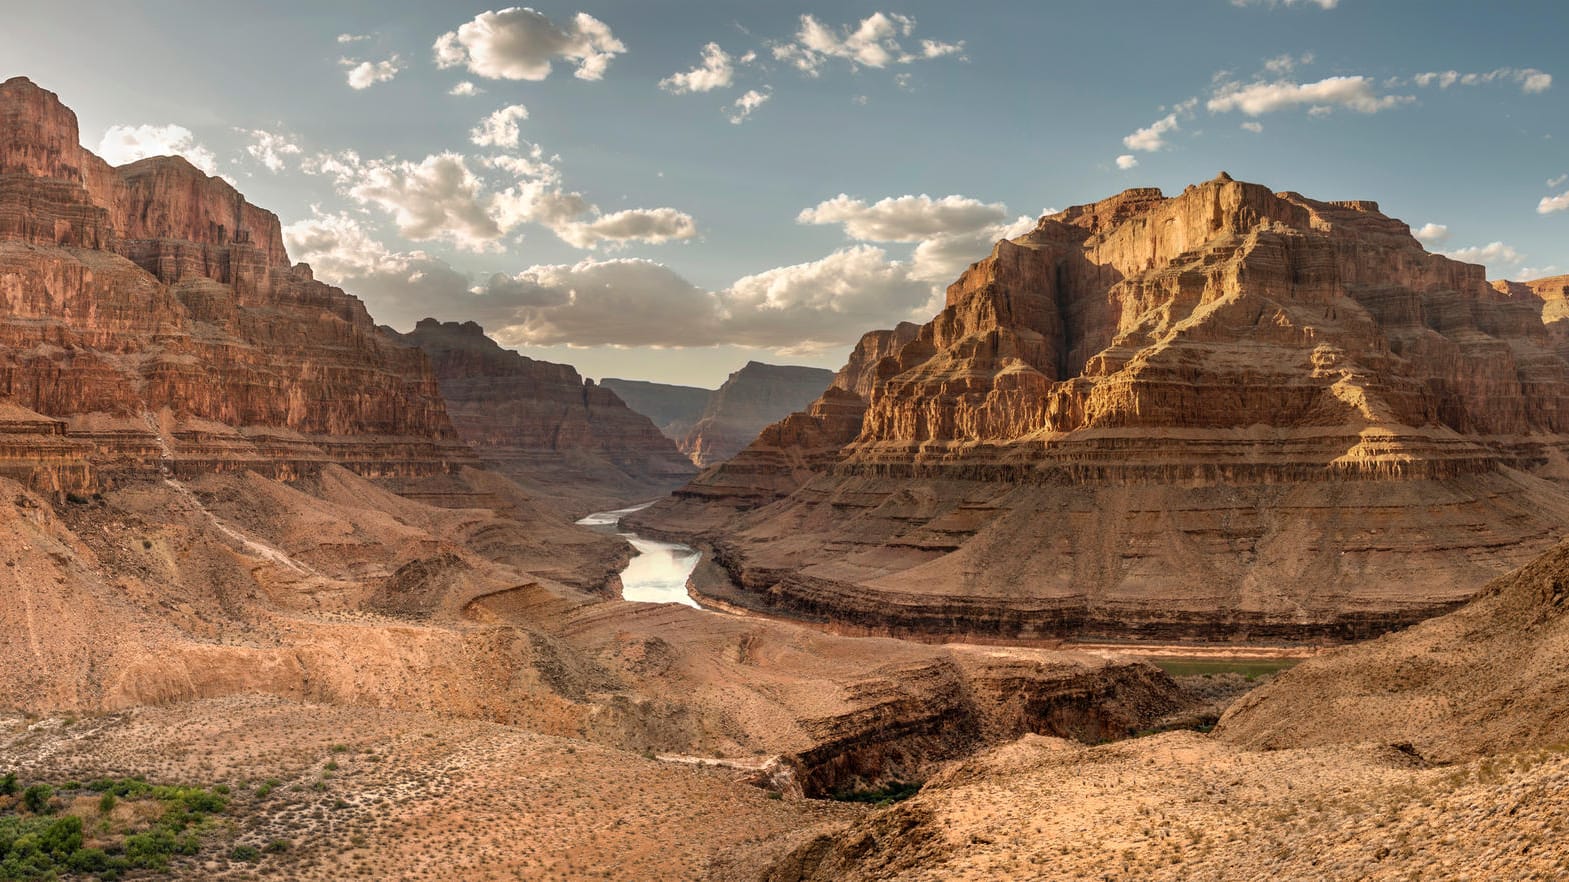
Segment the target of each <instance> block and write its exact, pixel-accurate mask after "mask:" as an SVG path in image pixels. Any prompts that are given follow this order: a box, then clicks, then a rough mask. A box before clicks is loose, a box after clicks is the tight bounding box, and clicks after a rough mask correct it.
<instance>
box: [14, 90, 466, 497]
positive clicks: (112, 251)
mask: <svg viewBox="0 0 1569 882" xmlns="http://www.w3.org/2000/svg"><path fill="white" fill-rule="evenodd" d="M0 402H3V404H4V410H3V411H0V436H3V439H4V443H3V444H0V472H3V473H4V474H6V475H8V476H13V477H17V478H19V479H22V480H24V481H26V482H27V483H29V484H30V485H32V486H35V487H39V488H41V489H47V490H53V491H57V492H66V491H70V492H76V491H84V492H85V491H88V490H94V489H97V488H99V487H100V486H101V485H102V484H103V483H104V482H105V481H112V480H114V477H115V475H117V474H127V473H136V472H156V471H157V470H158V469H159V468H162V467H167V468H169V469H172V470H173V471H174V472H176V473H193V472H200V471H207V470H213V469H256V470H259V471H262V472H264V473H267V474H271V475H275V476H279V477H288V476H291V475H295V474H299V473H301V472H302V471H306V470H310V469H314V468H318V467H319V466H320V465H322V464H324V463H340V464H343V465H346V466H348V467H350V468H352V469H355V470H356V471H359V472H361V473H363V474H367V475H417V474H430V473H433V472H439V471H445V470H447V469H449V468H452V467H454V466H456V465H457V464H460V463H462V462H466V461H470V460H471V455H470V454H469V452H468V450H467V448H466V447H465V446H464V445H462V444H461V442H460V441H459V440H458V438H457V435H456V433H455V432H454V431H453V428H452V426H451V424H450V422H449V421H448V418H447V414H446V411H445V408H444V407H443V404H442V401H441V398H440V394H439V392H438V390H437V385H436V379H435V377H434V376H433V375H432V374H431V372H430V370H429V367H428V365H427V364H426V363H425V360H424V357H423V356H422V355H421V354H420V353H418V352H415V351H412V350H409V349H407V348H405V347H402V346H399V345H397V344H396V343H394V342H393V341H391V340H389V339H388V338H387V337H386V336H385V335H383V334H382V333H381V332H380V331H378V330H377V328H376V326H375V324H374V323H373V322H372V321H371V319H370V316H369V315H368V314H367V313H366V311H365V307H364V305H363V304H362V303H361V302H360V301H359V300H358V299H356V298H354V297H352V296H350V295H348V294H345V293H344V292H343V291H341V290H339V289H337V288H333V287H330V286H328V285H325V284H323V283H321V282H317V281H315V280H314V278H313V277H312V275H311V271H310V268H309V267H307V266H305V265H303V264H300V265H294V266H291V265H290V264H289V259H288V256H287V254H286V253H285V251H284V248H283V237H282V231H281V226H280V224H279V222H278V218H277V217H276V216H275V215H273V214H272V213H271V212H268V211H265V210H263V209H260V208H257V207H256V206H254V205H251V204H250V203H248V202H246V201H245V198H244V197H243V196H241V195H240V194H239V193H238V192H236V191H235V189H234V188H233V187H232V186H230V185H229V184H228V183H227V182H225V181H223V180H221V179H218V178H213V177H209V176H207V175H206V174H204V173H203V172H201V171H200V170H198V169H196V168H194V167H193V166H191V165H190V163H188V162H186V161H185V160H184V159H181V158H179V157H154V158H150V159H144V160H141V161H139V162H135V163H131V164H129V165H126V166H122V167H120V168H113V167H111V166H109V165H108V163H106V162H104V161H103V160H101V159H99V158H98V157H97V156H94V155H93V154H92V153H90V152H89V151H87V150H85V149H83V148H82V147H81V146H80V145H79V138H78V132H77V124H76V116H75V114H73V113H72V112H71V111H70V110H69V109H68V108H66V107H65V106H64V105H63V104H61V103H60V102H59V100H58V98H57V97H56V96H55V95H54V94H53V93H51V92H47V91H45V90H43V89H40V88H39V87H37V86H35V85H34V84H33V83H32V82H30V81H28V80H27V79H25V78H22V77H16V78H13V79H10V80H7V81H6V82H5V83H4V84H0Z"/></svg>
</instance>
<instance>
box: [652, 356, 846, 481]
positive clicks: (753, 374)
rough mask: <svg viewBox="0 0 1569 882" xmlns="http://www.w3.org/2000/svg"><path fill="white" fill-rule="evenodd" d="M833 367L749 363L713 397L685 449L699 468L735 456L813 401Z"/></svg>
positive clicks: (691, 431) (688, 438) (683, 445)
mask: <svg viewBox="0 0 1569 882" xmlns="http://www.w3.org/2000/svg"><path fill="white" fill-rule="evenodd" d="M833 376H834V375H833V372H832V371H825V370H823V369H821V368H811V367H799V366H793V365H772V364H763V363H761V362H756V361H749V362H747V363H746V365H745V366H744V367H742V368H741V369H740V370H738V371H736V372H735V373H732V374H731V375H730V376H729V377H728V378H727V379H726V380H725V382H724V384H723V385H721V386H720V387H719V388H718V389H716V390H714V394H713V395H711V396H709V398H708V403H707V405H705V406H704V408H703V413H702V415H701V416H699V417H698V420H697V423H696V425H694V426H693V427H692V428H691V430H689V431H688V432H687V433H686V437H685V439H683V440H682V442H681V450H682V452H684V453H686V455H687V456H689V457H691V458H692V462H694V463H696V464H697V465H699V466H710V465H713V464H714V463H717V462H722V461H724V460H727V459H729V458H730V457H732V456H735V455H736V454H737V453H739V452H740V451H741V449H742V448H744V447H746V445H748V444H750V443H752V440H753V439H754V438H756V437H757V433H758V432H761V431H762V430H763V429H764V428H765V427H767V426H768V425H769V424H771V423H773V422H774V421H775V420H778V419H781V418H783V417H785V416H787V415H789V414H791V413H794V412H795V411H797V410H800V409H801V408H804V407H806V406H807V405H808V404H811V403H812V401H813V399H815V398H817V396H819V395H821V394H822V392H823V390H824V389H825V388H827V386H828V383H829V381H831V380H832V379H833Z"/></svg>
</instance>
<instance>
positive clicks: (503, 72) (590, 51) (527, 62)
mask: <svg viewBox="0 0 1569 882" xmlns="http://www.w3.org/2000/svg"><path fill="white" fill-rule="evenodd" d="M625 51H626V45H625V44H623V43H622V42H621V41H620V40H618V39H616V37H615V35H614V34H612V33H611V31H610V27H609V26H608V25H606V24H605V23H604V22H602V21H600V20H599V19H597V18H595V17H593V16H592V15H589V14H587V13H584V12H579V13H578V14H576V15H574V16H573V17H572V20H571V22H569V23H568V24H567V25H565V26H561V25H557V24H556V23H555V22H552V21H551V20H550V19H548V18H546V17H545V15H544V14H543V13H540V12H536V11H534V10H533V9H528V8H519V7H510V8H507V9H503V10H501V11H499V12H494V11H492V12H482V13H480V14H479V15H477V16H475V17H474V20H473V21H469V22H465V23H463V24H462V25H460V26H459V27H458V29H457V30H455V31H448V32H447V33H445V34H442V35H441V36H440V37H439V38H437V40H436V44H435V52H436V65H437V66H438V67H442V68H448V67H457V66H459V65H464V66H466V67H467V68H468V70H469V71H470V72H471V73H473V74H475V75H477V76H481V77H485V78H487V79H492V80H535V81H538V80H543V79H545V78H546V77H548V76H550V71H551V65H552V62H553V61H554V60H556V59H561V60H564V61H568V62H575V63H576V64H577V70H576V71H575V72H574V76H576V77H577V78H578V79H580V80H598V79H603V78H604V75H605V70H606V69H607V68H608V67H609V66H610V62H611V59H613V58H615V56H617V55H619V54H621V53H623V52H625Z"/></svg>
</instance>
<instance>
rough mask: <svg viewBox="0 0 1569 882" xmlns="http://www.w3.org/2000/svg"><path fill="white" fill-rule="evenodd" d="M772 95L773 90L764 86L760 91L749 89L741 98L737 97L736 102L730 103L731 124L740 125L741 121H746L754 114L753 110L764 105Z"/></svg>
mask: <svg viewBox="0 0 1569 882" xmlns="http://www.w3.org/2000/svg"><path fill="white" fill-rule="evenodd" d="M772 97H773V90H772V89H770V88H768V87H767V86H764V87H763V91H758V90H757V89H748V90H747V91H746V92H745V93H744V94H743V95H742V96H741V97H740V98H737V99H735V102H734V103H732V104H731V105H730V113H729V116H730V122H731V124H733V125H740V124H741V123H744V122H746V120H747V117H749V116H751V115H752V111H754V110H756V109H757V108H759V107H762V106H763V105H764V104H765V103H767V101H768V99H769V98H772Z"/></svg>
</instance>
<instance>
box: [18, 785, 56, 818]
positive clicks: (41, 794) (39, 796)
mask: <svg viewBox="0 0 1569 882" xmlns="http://www.w3.org/2000/svg"><path fill="white" fill-rule="evenodd" d="M53 796H54V788H53V787H50V786H49V785H48V784H34V785H33V786H31V787H29V788H27V789H26V790H23V791H22V805H24V806H26V807H27V810H28V811H30V812H32V813H33V814H35V815H41V814H43V813H44V809H46V808H48V807H49V800H50V799H51V798H52V797H53Z"/></svg>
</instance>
